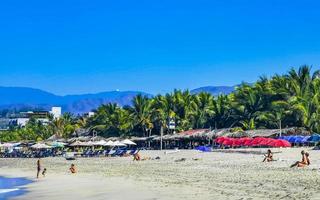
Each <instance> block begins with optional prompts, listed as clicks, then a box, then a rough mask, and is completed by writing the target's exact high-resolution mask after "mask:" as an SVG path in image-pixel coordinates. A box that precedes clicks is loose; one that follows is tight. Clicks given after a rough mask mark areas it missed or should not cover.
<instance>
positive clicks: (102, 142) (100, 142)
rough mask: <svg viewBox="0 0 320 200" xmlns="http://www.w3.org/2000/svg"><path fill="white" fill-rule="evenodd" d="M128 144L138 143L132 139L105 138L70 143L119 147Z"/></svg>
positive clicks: (73, 144) (74, 144)
mask: <svg viewBox="0 0 320 200" xmlns="http://www.w3.org/2000/svg"><path fill="white" fill-rule="evenodd" d="M127 145H137V144H136V143H134V142H132V141H131V140H128V139H126V140H123V141H121V142H120V141H114V142H113V141H111V140H109V141H104V140H100V141H96V142H93V141H89V142H81V141H75V142H74V143H72V144H70V146H73V147H75V146H112V147H115V146H118V147H125V146H127Z"/></svg>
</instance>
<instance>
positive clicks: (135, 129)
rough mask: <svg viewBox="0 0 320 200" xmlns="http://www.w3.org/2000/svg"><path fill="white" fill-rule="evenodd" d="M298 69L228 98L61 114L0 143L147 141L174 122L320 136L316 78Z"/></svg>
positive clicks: (183, 126)
mask: <svg viewBox="0 0 320 200" xmlns="http://www.w3.org/2000/svg"><path fill="white" fill-rule="evenodd" d="M310 70H311V68H310V67H308V66H302V67H300V68H299V69H298V70H294V69H292V70H290V71H289V72H288V73H287V74H285V75H275V76H273V77H271V78H270V79H268V78H266V77H261V78H260V80H258V81H257V82H256V83H254V84H252V85H251V84H245V83H243V84H241V85H240V86H238V87H237V88H236V90H235V91H234V92H233V93H231V94H230V95H219V96H217V97H214V96H212V95H210V94H208V93H200V94H197V95H193V94H190V92H189V91H188V90H186V91H181V90H174V91H173V92H172V93H170V94H165V95H157V96H155V97H153V98H149V97H147V96H142V95H138V96H136V97H135V98H134V99H133V102H132V106H126V107H123V108H121V107H119V106H117V105H116V104H112V103H109V104H107V105H101V106H100V107H99V108H98V109H97V110H96V114H95V115H94V116H93V117H90V118H85V117H74V116H72V115H70V114H64V115H63V117H62V118H60V119H55V120H54V119H51V120H50V123H49V125H47V126H45V125H42V124H41V123H39V122H37V121H36V120H30V122H29V123H28V125H27V126H26V127H24V128H13V129H11V130H9V131H5V132H2V133H0V140H1V141H6V140H28V139H32V140H43V139H46V138H48V137H49V136H51V135H53V134H56V135H59V136H62V137H66V138H67V137H70V134H71V133H72V132H73V131H74V130H75V129H77V128H88V129H90V130H92V131H93V130H95V131H96V132H97V133H98V134H99V135H102V136H105V137H110V136H149V135H151V134H152V135H153V134H160V129H161V128H162V129H163V130H164V133H169V130H168V126H167V125H168V121H169V119H174V121H175V123H176V131H177V132H179V131H183V130H188V129H192V128H213V129H215V128H216V129H219V128H232V129H234V130H240V129H243V130H248V129H257V128H280V127H282V128H283V127H292V126H297V127H305V128H306V129H307V130H310V131H313V132H320V103H319V100H320V76H319V75H320V72H319V71H316V72H314V73H311V71H310Z"/></svg>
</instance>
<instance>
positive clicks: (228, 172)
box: [0, 148, 320, 200]
mask: <svg viewBox="0 0 320 200" xmlns="http://www.w3.org/2000/svg"><path fill="white" fill-rule="evenodd" d="M301 150H302V149H299V148H291V149H273V151H275V152H280V153H275V154H274V157H275V158H276V159H278V160H279V161H276V162H271V163H262V162H261V161H262V159H263V156H262V155H259V154H257V153H262V152H265V151H266V149H247V150H245V151H247V152H248V153H237V152H233V153H230V152H232V151H237V150H228V151H227V152H228V153H226V152H212V153H200V152H197V151H181V152H178V153H175V154H167V155H165V154H164V152H159V151H143V152H141V155H142V156H151V157H156V156H160V157H161V159H160V160H148V161H142V162H133V161H132V158H79V159H78V160H76V161H66V160H65V159H63V158H45V159H43V165H44V167H46V168H47V169H48V174H47V177H45V178H41V179H39V180H35V182H34V183H32V184H30V185H28V186H27V189H28V190H29V191H30V192H29V193H27V194H26V195H25V196H20V197H18V198H16V199H34V200H37V199H42V200H43V199H49V200H50V199H69V200H73V199H111V200H122V199H142V200H144V199H146V200H155V199H184V200H188V199H320V172H319V167H320V151H312V150H310V149H306V150H307V151H309V152H310V158H311V165H310V166H309V167H306V168H303V169H298V168H294V169H290V168H289V166H290V165H291V164H292V163H293V162H295V161H297V160H300V159H301V158H300V151H301ZM249 151H254V152H255V154H250V153H249ZM181 158H186V161H183V162H175V160H177V159H181ZM193 158H196V159H198V160H193ZM35 163H36V159H0V175H2V176H3V175H5V176H13V177H21V176H22V177H27V178H30V179H33V180H34V176H35V169H36V166H35ZM71 163H74V164H75V165H76V166H77V168H78V171H79V172H78V174H76V175H72V174H69V173H68V168H69V166H70V164H71Z"/></svg>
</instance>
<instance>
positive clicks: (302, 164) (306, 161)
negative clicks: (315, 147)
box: [290, 151, 310, 168]
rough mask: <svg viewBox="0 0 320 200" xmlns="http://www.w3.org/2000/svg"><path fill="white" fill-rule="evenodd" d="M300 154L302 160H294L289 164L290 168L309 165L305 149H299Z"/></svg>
mask: <svg viewBox="0 0 320 200" xmlns="http://www.w3.org/2000/svg"><path fill="white" fill-rule="evenodd" d="M301 155H302V160H301V161H297V162H295V163H294V164H293V165H291V166H290V167H291V168H293V167H305V166H308V165H310V159H309V153H308V152H305V151H301Z"/></svg>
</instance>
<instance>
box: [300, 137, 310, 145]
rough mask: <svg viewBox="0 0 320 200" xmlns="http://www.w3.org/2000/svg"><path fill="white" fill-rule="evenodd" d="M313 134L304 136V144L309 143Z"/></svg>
mask: <svg viewBox="0 0 320 200" xmlns="http://www.w3.org/2000/svg"><path fill="white" fill-rule="evenodd" d="M310 137H311V136H304V137H303V139H302V140H301V143H302V144H305V143H308V140H309V138H310Z"/></svg>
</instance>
